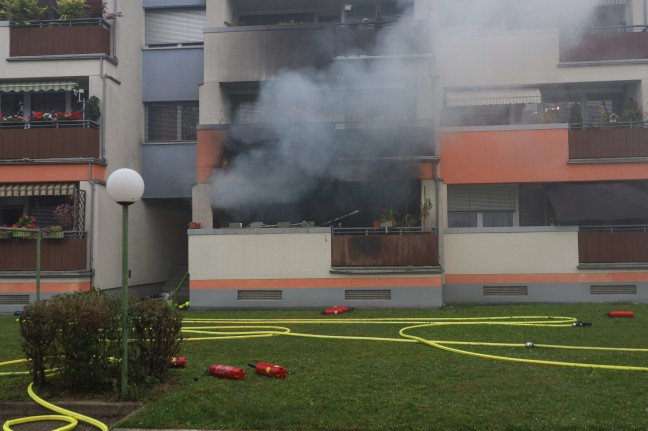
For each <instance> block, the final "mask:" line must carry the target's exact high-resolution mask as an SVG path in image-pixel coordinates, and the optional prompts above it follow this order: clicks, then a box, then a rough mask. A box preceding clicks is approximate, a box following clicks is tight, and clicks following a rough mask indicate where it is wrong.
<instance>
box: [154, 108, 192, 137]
mask: <svg viewBox="0 0 648 431" xmlns="http://www.w3.org/2000/svg"><path fill="white" fill-rule="evenodd" d="M197 125H198V102H186V103H149V104H147V105H146V142H169V141H195V140H196V127H197Z"/></svg>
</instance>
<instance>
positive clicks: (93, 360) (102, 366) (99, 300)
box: [19, 290, 181, 392]
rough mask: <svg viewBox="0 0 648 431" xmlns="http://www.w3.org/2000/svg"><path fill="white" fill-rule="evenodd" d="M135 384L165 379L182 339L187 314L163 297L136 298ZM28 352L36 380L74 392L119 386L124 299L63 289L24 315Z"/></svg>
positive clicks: (131, 365) (133, 338) (23, 331)
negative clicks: (49, 371) (47, 372)
mask: <svg viewBox="0 0 648 431" xmlns="http://www.w3.org/2000/svg"><path fill="white" fill-rule="evenodd" d="M129 311H130V313H129V318H130V321H131V322H132V324H133V329H131V334H130V336H129V340H131V342H130V343H129V351H128V354H129V386H133V387H137V386H138V385H144V386H146V385H147V384H149V383H152V382H159V381H162V380H163V379H164V377H165V375H166V372H167V369H168V362H169V360H170V358H171V357H172V356H174V355H176V354H177V352H178V349H179V345H180V342H181V336H180V327H181V317H180V315H179V312H178V311H177V310H174V309H173V308H172V307H171V306H169V305H168V304H166V303H165V302H163V301H155V302H153V301H152V300H139V299H137V298H131V301H130V307H129ZM19 325H20V329H21V335H22V337H23V352H24V354H25V355H26V357H27V358H29V360H30V362H29V368H30V372H31V375H32V378H33V380H34V382H35V383H38V384H43V383H45V381H46V376H45V370H46V369H57V370H58V372H57V373H56V374H54V375H53V376H52V377H51V378H49V377H47V379H48V381H51V383H52V384H53V385H54V386H56V387H58V388H60V389H63V390H66V391H69V392H101V391H108V390H110V389H111V388H112V389H114V388H115V387H116V386H117V382H118V381H119V376H120V370H121V366H120V364H121V354H122V352H121V345H122V332H121V302H120V300H119V298H118V297H115V296H111V295H107V294H105V293H103V292H101V291H97V290H92V291H89V292H76V293H72V294H66V295H58V296H55V297H53V298H52V299H50V300H48V301H42V302H40V303H37V304H34V305H31V306H29V307H27V308H26V309H25V310H24V311H23V312H22V313H21V315H20V317H19Z"/></svg>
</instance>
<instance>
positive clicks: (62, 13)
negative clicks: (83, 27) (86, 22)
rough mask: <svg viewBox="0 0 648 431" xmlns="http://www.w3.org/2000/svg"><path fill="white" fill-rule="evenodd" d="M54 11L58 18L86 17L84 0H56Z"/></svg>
mask: <svg viewBox="0 0 648 431" xmlns="http://www.w3.org/2000/svg"><path fill="white" fill-rule="evenodd" d="M56 12H57V13H58V16H59V18H60V19H79V18H87V16H88V14H87V13H86V2H85V0H56Z"/></svg>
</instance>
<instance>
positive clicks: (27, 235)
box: [12, 231, 36, 239]
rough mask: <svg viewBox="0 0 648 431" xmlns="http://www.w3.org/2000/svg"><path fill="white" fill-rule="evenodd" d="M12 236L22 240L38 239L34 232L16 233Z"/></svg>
mask: <svg viewBox="0 0 648 431" xmlns="http://www.w3.org/2000/svg"><path fill="white" fill-rule="evenodd" d="M12 236H13V237H14V238H21V239H32V238H36V235H35V234H34V232H22V231H14V232H13V233H12Z"/></svg>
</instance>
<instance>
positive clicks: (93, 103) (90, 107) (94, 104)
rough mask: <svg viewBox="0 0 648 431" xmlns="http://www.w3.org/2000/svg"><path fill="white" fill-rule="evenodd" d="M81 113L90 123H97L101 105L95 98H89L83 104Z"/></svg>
mask: <svg viewBox="0 0 648 431" xmlns="http://www.w3.org/2000/svg"><path fill="white" fill-rule="evenodd" d="M83 113H84V114H85V117H86V118H87V119H88V120H91V121H97V120H98V119H99V118H100V117H101V104H100V100H99V98H98V97H97V96H90V98H89V99H88V100H87V101H86V103H85V108H84V110H83Z"/></svg>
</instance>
